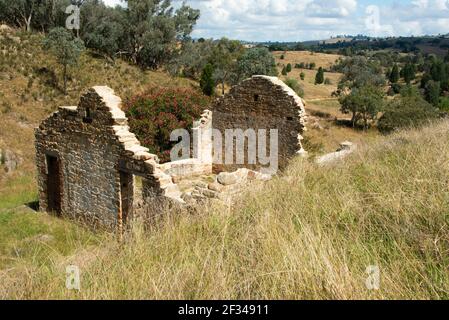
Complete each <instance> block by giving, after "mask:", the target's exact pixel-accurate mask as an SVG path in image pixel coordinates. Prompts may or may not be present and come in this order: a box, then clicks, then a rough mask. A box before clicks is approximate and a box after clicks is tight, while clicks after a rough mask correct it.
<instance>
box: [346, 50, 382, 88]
mask: <svg viewBox="0 0 449 320" xmlns="http://www.w3.org/2000/svg"><path fill="white" fill-rule="evenodd" d="M337 67H338V70H339V71H340V72H341V73H343V77H342V78H341V80H340V82H339V84H338V92H339V94H340V95H341V94H344V93H345V92H347V91H350V90H352V89H354V88H361V87H364V86H367V85H370V86H375V87H381V86H384V85H385V75H384V74H383V72H382V68H381V66H380V65H379V64H378V63H377V62H375V61H371V60H368V59H367V58H365V57H361V56H354V57H351V58H347V59H345V60H343V61H341V62H340V63H339V65H338V66H337Z"/></svg>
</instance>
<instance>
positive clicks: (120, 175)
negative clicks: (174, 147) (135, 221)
mask: <svg viewBox="0 0 449 320" xmlns="http://www.w3.org/2000/svg"><path fill="white" fill-rule="evenodd" d="M120 106H121V99H120V98H119V97H117V96H115V95H114V92H113V91H112V89H110V88H108V87H94V88H92V89H90V90H89V91H88V92H87V93H86V94H84V95H83V96H82V97H81V99H80V103H79V105H78V106H77V107H76V106H73V107H60V108H59V111H57V112H55V113H54V114H53V115H51V116H50V117H49V118H47V119H46V120H44V121H43V122H42V123H41V125H40V126H39V128H37V129H36V131H35V137H36V163H37V169H38V188H39V204H40V209H41V210H42V211H54V212H55V213H56V214H58V215H67V216H72V217H81V216H82V217H87V218H89V219H92V220H96V221H98V222H99V223H100V224H103V225H107V226H110V225H117V224H121V223H122V222H123V221H124V220H126V218H129V216H130V215H132V207H133V196H134V194H133V188H134V186H133V182H134V179H133V175H138V176H142V178H143V180H144V183H143V186H144V190H143V192H142V193H143V194H144V195H145V196H146V197H147V199H146V202H148V203H151V201H152V197H154V198H156V197H158V198H166V199H167V200H173V201H180V202H182V200H181V198H180V196H181V193H180V192H179V190H177V188H176V185H174V184H173V182H172V180H171V178H170V177H169V176H167V175H166V174H164V173H163V171H162V170H161V168H160V166H159V165H158V163H157V162H158V159H157V157H156V156H155V155H153V154H150V153H148V149H147V148H144V147H142V146H141V145H140V143H139V141H138V140H137V138H136V137H135V135H134V134H133V133H130V132H129V127H128V125H127V118H126V116H125V113H124V112H123V111H122V110H121V109H120ZM125 211H126V212H125Z"/></svg>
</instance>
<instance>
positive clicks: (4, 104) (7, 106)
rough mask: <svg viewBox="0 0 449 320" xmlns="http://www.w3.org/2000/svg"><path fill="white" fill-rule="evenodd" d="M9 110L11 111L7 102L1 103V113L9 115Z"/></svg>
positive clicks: (10, 106)
mask: <svg viewBox="0 0 449 320" xmlns="http://www.w3.org/2000/svg"><path fill="white" fill-rule="evenodd" d="M11 110H12V104H11V103H10V102H8V101H5V102H3V104H2V113H10V112H11Z"/></svg>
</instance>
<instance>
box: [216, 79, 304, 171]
mask: <svg viewBox="0 0 449 320" xmlns="http://www.w3.org/2000/svg"><path fill="white" fill-rule="evenodd" d="M212 112H213V121H212V126H213V128H214V129H218V130H220V132H221V134H222V139H223V150H222V152H223V155H224V154H225V147H224V141H225V133H224V132H225V130H226V129H242V130H243V131H245V130H247V129H254V130H256V133H257V130H259V129H267V132H268V133H269V130H270V129H278V130H279V167H280V168H283V167H285V166H286V165H287V163H288V161H289V160H290V159H291V158H292V157H293V156H295V155H296V154H298V153H301V152H304V150H303V148H302V144H301V140H302V139H303V138H302V133H303V131H305V119H306V118H305V109H304V102H303V100H302V99H301V98H300V97H299V96H298V95H297V94H296V93H295V92H294V91H293V90H292V89H291V88H290V87H288V86H287V85H286V84H285V83H284V82H282V81H281V80H279V79H278V78H276V77H267V76H254V77H252V78H250V79H247V80H245V81H243V82H242V83H241V84H240V85H238V86H235V87H233V88H232V89H231V91H230V92H229V93H228V94H227V95H225V96H224V97H222V98H220V99H219V100H217V101H216V102H215V103H214V105H213V107H212ZM269 141H270V140H269V138H267V142H269ZM245 154H247V145H246V146H245ZM247 160H248V159H247V157H246V156H245V163H244V164H242V165H238V164H234V165H225V164H224V165H214V170H215V171H235V170H237V169H239V168H248V169H253V170H260V169H261V167H262V166H261V165H260V164H259V161H258V162H257V163H258V164H257V165H252V164H248V161H247Z"/></svg>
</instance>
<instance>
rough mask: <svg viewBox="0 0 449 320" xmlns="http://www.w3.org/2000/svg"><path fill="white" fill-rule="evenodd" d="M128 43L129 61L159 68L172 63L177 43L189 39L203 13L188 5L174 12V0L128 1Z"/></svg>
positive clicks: (126, 29) (126, 43)
mask: <svg viewBox="0 0 449 320" xmlns="http://www.w3.org/2000/svg"><path fill="white" fill-rule="evenodd" d="M126 3H127V8H126V9H125V10H126V21H127V22H126V28H125V34H126V39H125V40H126V42H125V44H124V47H125V48H126V52H127V54H128V56H129V57H130V59H131V60H132V61H133V62H134V63H136V64H138V65H139V66H141V67H143V68H152V69H156V68H158V67H160V66H161V64H163V63H164V62H167V61H169V59H170V58H171V56H172V54H173V53H174V52H176V50H177V41H184V40H187V39H188V38H189V35H190V33H191V31H192V30H193V27H194V26H195V24H196V22H197V20H198V18H199V16H200V12H199V10H195V9H192V8H191V7H189V6H187V5H186V4H185V3H183V4H182V6H181V7H180V8H178V9H177V10H174V8H173V7H172V6H171V0H127V1H126Z"/></svg>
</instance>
